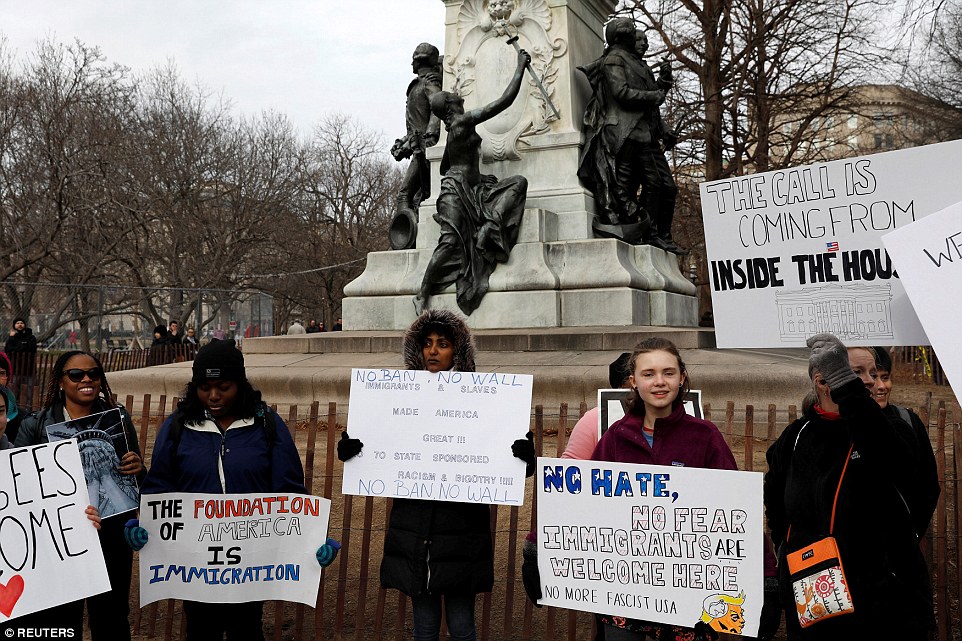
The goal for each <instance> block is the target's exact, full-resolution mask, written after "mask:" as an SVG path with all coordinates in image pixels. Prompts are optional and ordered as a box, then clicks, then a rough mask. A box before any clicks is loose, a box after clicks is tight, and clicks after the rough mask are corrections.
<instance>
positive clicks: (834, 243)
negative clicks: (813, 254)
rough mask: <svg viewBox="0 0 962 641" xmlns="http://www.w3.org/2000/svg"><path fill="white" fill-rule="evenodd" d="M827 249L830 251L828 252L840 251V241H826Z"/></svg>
mask: <svg viewBox="0 0 962 641" xmlns="http://www.w3.org/2000/svg"><path fill="white" fill-rule="evenodd" d="M825 251H828V252H837V251H838V242H837V241H834V240H833V241H832V242H830V243H825Z"/></svg>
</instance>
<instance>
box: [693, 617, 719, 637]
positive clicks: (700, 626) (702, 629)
mask: <svg viewBox="0 0 962 641" xmlns="http://www.w3.org/2000/svg"><path fill="white" fill-rule="evenodd" d="M717 640H718V633H717V632H715V630H714V629H713V628H712V627H711V626H710V625H708V624H707V623H705V622H704V621H699V622H698V623H696V624H695V641H717Z"/></svg>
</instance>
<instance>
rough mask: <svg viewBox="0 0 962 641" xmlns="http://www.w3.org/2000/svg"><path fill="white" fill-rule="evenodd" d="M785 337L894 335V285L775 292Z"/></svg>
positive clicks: (837, 286)
mask: <svg viewBox="0 0 962 641" xmlns="http://www.w3.org/2000/svg"><path fill="white" fill-rule="evenodd" d="M775 302H776V304H777V305H778V328H779V333H780V335H781V338H782V340H784V341H791V342H792V343H797V342H800V341H802V342H803V341H804V340H805V338H807V337H808V336H812V335H813V334H818V333H820V332H831V333H832V334H835V335H836V336H838V337H839V338H840V339H842V340H843V341H844V340H851V339H853V338H857V339H863V340H876V339H878V340H881V339H887V338H893V337H894V334H893V333H892V309H891V302H892V286H891V285H890V284H888V283H885V284H877V283H873V284H862V283H846V284H845V285H834V284H833V285H824V286H822V287H814V288H809V289H804V290H799V291H795V292H778V293H777V294H775Z"/></svg>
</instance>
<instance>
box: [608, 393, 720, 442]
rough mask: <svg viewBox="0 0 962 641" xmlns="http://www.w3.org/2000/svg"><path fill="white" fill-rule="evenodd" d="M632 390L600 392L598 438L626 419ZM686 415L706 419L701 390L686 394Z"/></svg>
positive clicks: (684, 401)
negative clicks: (703, 411) (703, 414)
mask: <svg viewBox="0 0 962 641" xmlns="http://www.w3.org/2000/svg"><path fill="white" fill-rule="evenodd" d="M630 393H631V390H629V389H624V388H619V389H600V390H598V408H599V411H598V438H599V439H600V438H601V436H602V435H603V434H604V433H605V430H607V429H608V428H609V427H611V426H612V425H614V424H615V422H616V421H620V420H621V419H623V418H624V417H625V412H627V411H628V395H629V394H630ZM682 402H683V403H684V407H685V413H686V414H688V415H689V416H694V417H695V418H704V416H702V408H701V390H698V389H693V390H688V391H687V392H685V398H684V400H683V401H682Z"/></svg>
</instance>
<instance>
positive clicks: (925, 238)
mask: <svg viewBox="0 0 962 641" xmlns="http://www.w3.org/2000/svg"><path fill="white" fill-rule="evenodd" d="M882 242H884V243H885V248H886V249H887V250H888V252H889V254H890V255H891V256H892V260H893V261H894V263H895V267H896V268H897V269H898V272H899V277H900V278H901V280H902V286H903V287H905V292H906V294H907V295H908V297H909V300H910V301H911V303H912V306H913V307H914V308H915V313H916V314H918V316H919V320H920V321H921V322H922V327H923V328H925V333H926V335H927V336H928V339H929V340H928V341H924V340H923V341H919V343H921V344H929V343H931V345H932V347H934V348H935V351H936V352H938V354H939V362H940V363H941V364H942V369H944V370H945V373H946V374H947V376H948V378H949V382H950V383H952V384H953V388H954V389H956V390H959V389H962V387H960V386H962V343H960V342H959V318H960V317H962V299H960V298H959V284H960V283H962V202H959V203H956V204H954V205H952V206H951V207H947V208H945V209H943V210H942V211H940V212H937V213H935V214H931V215H930V216H926V217H925V218H924V219H923V220H920V221H918V222H917V223H913V224H911V225H909V226H908V227H905V228H902V229H899V230H897V231H894V232H892V233H889V234H886V235H885V236H882Z"/></svg>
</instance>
